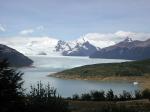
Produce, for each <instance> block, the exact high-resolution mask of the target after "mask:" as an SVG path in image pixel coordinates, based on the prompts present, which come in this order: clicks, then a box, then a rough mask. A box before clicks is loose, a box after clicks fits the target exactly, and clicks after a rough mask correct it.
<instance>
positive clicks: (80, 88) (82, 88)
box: [20, 56, 138, 97]
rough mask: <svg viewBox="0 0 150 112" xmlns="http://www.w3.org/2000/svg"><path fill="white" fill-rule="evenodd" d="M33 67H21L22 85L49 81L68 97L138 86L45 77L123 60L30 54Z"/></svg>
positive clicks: (131, 89) (131, 88) (132, 90)
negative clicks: (75, 68) (69, 69)
mask: <svg viewBox="0 0 150 112" xmlns="http://www.w3.org/2000/svg"><path fill="white" fill-rule="evenodd" d="M30 58H31V59H32V60H34V62H35V63H34V67H32V68H21V69H20V70H21V71H22V72H24V73H25V74H24V76H23V79H24V80H25V83H24V87H25V88H27V90H28V88H29V87H30V85H31V84H36V83H37V81H41V82H42V83H44V84H47V83H50V85H51V86H53V87H55V88H57V91H58V93H59V94H60V95H61V96H64V97H68V96H72V95H73V94H75V93H78V94H81V93H85V92H89V91H90V90H106V91H107V90H109V89H112V90H113V91H114V92H115V94H120V93H122V91H123V90H127V91H130V92H134V90H136V89H138V86H137V85H136V86H135V85H133V83H128V82H121V81H120V82H108V81H107V82H106V81H105V82H104V81H84V80H65V79H59V78H54V77H47V75H48V74H51V73H54V72H58V71H61V70H64V69H67V68H72V67H77V66H82V65H87V64H95V63H108V62H123V61H125V60H114V59H89V58H87V57H84V58H83V57H46V56H32V57H30Z"/></svg>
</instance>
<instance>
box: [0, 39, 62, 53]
mask: <svg viewBox="0 0 150 112" xmlns="http://www.w3.org/2000/svg"><path fill="white" fill-rule="evenodd" d="M57 42H58V40H57V39H54V38H50V37H20V38H19V37H12V38H3V39H0V43H1V44H5V45H8V46H9V47H12V48H14V49H16V50H18V51H20V52H21V53H23V54H25V55H40V54H43V53H45V54H47V55H60V54H59V53H57V52H55V46H56V44H57Z"/></svg>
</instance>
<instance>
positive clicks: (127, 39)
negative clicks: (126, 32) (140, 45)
mask: <svg viewBox="0 0 150 112" xmlns="http://www.w3.org/2000/svg"><path fill="white" fill-rule="evenodd" d="M124 42H133V40H132V38H130V37H126V39H125V40H124Z"/></svg>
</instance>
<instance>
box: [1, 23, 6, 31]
mask: <svg viewBox="0 0 150 112" xmlns="http://www.w3.org/2000/svg"><path fill="white" fill-rule="evenodd" d="M5 31H6V29H5V28H4V26H3V25H2V24H0V32H5Z"/></svg>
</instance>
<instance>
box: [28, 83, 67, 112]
mask: <svg viewBox="0 0 150 112" xmlns="http://www.w3.org/2000/svg"><path fill="white" fill-rule="evenodd" d="M27 111H29V112H32V111H36V112H49V111H52V112H68V103H67V102H66V101H64V100H63V99H62V98H61V97H60V96H59V95H56V89H54V88H53V87H50V85H49V84H48V85H47V86H45V87H44V86H43V84H42V83H41V82H39V83H38V84H37V86H31V91H30V93H29V94H27Z"/></svg>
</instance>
